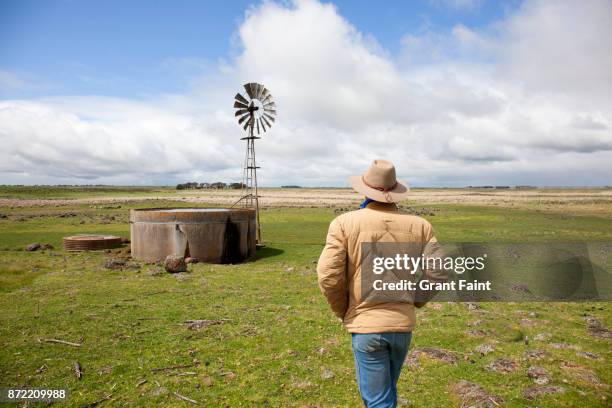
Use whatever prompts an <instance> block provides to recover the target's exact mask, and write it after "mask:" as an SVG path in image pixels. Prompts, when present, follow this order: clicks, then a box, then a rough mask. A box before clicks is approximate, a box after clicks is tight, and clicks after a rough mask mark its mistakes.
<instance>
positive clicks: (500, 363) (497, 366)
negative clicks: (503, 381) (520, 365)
mask: <svg viewBox="0 0 612 408" xmlns="http://www.w3.org/2000/svg"><path fill="white" fill-rule="evenodd" d="M487 370H489V371H495V372H497V373H502V374H507V373H511V372H513V371H516V363H515V362H514V361H513V360H510V359H509V358H498V359H497V360H495V361H493V362H491V363H490V364H489V365H487Z"/></svg>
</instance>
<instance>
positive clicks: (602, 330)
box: [586, 316, 612, 340]
mask: <svg viewBox="0 0 612 408" xmlns="http://www.w3.org/2000/svg"><path fill="white" fill-rule="evenodd" d="M586 325H587V331H588V332H589V334H590V335H591V336H593V337H598V338H600V339H607V340H610V339H612V331H610V330H608V328H607V327H605V326H604V325H603V324H602V323H601V322H600V321H599V320H597V319H595V318H594V317H590V316H589V317H587V318H586Z"/></svg>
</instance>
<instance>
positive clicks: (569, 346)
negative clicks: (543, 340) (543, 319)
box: [550, 343, 580, 350]
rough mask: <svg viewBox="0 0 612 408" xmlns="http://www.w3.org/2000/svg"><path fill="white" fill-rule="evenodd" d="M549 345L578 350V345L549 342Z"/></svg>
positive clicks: (558, 348)
mask: <svg viewBox="0 0 612 408" xmlns="http://www.w3.org/2000/svg"><path fill="white" fill-rule="evenodd" d="M550 347H552V348H554V349H557V350H580V347H579V346H577V345H575V344H567V343H550Z"/></svg>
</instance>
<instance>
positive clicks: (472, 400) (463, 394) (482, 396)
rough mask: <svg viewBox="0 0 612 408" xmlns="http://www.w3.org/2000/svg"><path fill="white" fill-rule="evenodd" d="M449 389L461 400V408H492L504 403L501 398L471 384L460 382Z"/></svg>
mask: <svg viewBox="0 0 612 408" xmlns="http://www.w3.org/2000/svg"><path fill="white" fill-rule="evenodd" d="M451 389H452V391H453V393H455V394H456V395H457V396H458V397H459V398H460V399H461V407H462V408H463V407H476V408H493V407H499V406H501V405H502V404H503V403H504V400H503V399H502V398H501V397H498V396H496V395H491V394H489V393H488V392H487V391H486V390H485V389H484V388H482V387H481V386H480V385H478V384H476V383H473V382H469V381H465V380H460V381H459V382H457V383H456V384H454V385H453V386H452V387H451Z"/></svg>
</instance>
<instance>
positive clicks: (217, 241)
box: [130, 208, 256, 263]
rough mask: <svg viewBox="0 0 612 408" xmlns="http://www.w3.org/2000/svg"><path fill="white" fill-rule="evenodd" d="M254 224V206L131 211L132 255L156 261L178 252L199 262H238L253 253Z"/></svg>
mask: <svg viewBox="0 0 612 408" xmlns="http://www.w3.org/2000/svg"><path fill="white" fill-rule="evenodd" d="M255 226H256V224H255V210H253V209H245V208H237V209H234V208H232V209H229V208H143V209H135V210H131V211H130V234H131V245H132V257H133V258H135V259H138V260H142V261H147V262H157V261H161V260H163V259H165V258H166V256H168V255H179V256H191V257H195V258H198V259H199V260H200V261H201V262H210V263H239V262H242V261H244V260H246V259H248V258H249V257H251V256H252V255H254V254H255V244H256V237H255V231H256V227H255Z"/></svg>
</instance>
